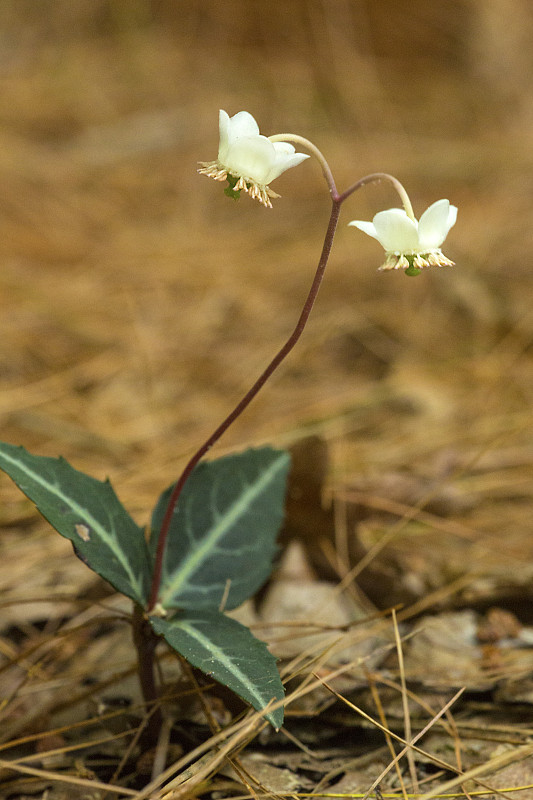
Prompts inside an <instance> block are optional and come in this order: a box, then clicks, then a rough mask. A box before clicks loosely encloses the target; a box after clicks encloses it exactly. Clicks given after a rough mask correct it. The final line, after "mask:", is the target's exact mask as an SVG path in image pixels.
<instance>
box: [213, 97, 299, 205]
mask: <svg viewBox="0 0 533 800" xmlns="http://www.w3.org/2000/svg"><path fill="white" fill-rule="evenodd" d="M219 128H220V142H219V146H218V159H217V160H216V161H201V162H200V163H201V164H202V168H201V169H199V170H198V172H199V173H200V174H202V175H207V176H208V177H209V178H214V179H215V180H216V181H225V180H227V181H228V182H229V184H230V185H229V187H228V188H229V189H230V192H239V191H240V190H241V189H242V190H244V191H245V192H247V193H248V194H249V195H250V197H253V198H256V199H257V200H259V202H260V203H262V204H263V205H264V206H266V207H267V208H272V203H271V202H270V198H271V197H279V194H276V192H273V191H272V189H271V188H270V186H269V185H268V184H269V183H271V182H272V181H273V180H274V179H275V178H277V177H279V175H281V173H282V172H285V170H286V169H290V167H296V166H297V165H298V164H301V162H302V161H304V160H305V159H306V158H309V156H308V155H305V154H304V153H296V152H295V149H294V147H293V146H292V144H289V143H288V142H271V141H270V139H267V137H266V136H261V134H260V133H259V126H258V124H257V122H256V121H255V119H254V118H253V117H252V115H251V114H249V113H248V112H247V111H239V113H238V114H235V115H234V116H233V117H230V116H228V114H226V112H225V111H222V110H221V111H220V116H219ZM234 196H235V195H234ZM237 196H238V195H237Z"/></svg>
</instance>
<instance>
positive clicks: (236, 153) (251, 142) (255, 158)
mask: <svg viewBox="0 0 533 800" xmlns="http://www.w3.org/2000/svg"><path fill="white" fill-rule="evenodd" d="M274 160H275V151H274V148H273V146H272V142H270V141H269V140H268V139H267V138H266V136H243V137H242V138H239V139H238V140H237V141H235V142H233V144H232V145H230V147H229V149H228V152H227V154H226V158H225V160H224V162H223V163H224V166H225V167H227V168H228V169H229V170H230V172H233V173H234V174H235V175H239V176H241V177H243V178H245V179H247V180H249V181H252V182H253V183H257V184H259V186H266V184H267V183H268V179H269V176H270V174H271V172H272V166H273V162H274ZM281 171H283V170H281Z"/></svg>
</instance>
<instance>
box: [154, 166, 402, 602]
mask: <svg viewBox="0 0 533 800" xmlns="http://www.w3.org/2000/svg"><path fill="white" fill-rule="evenodd" d="M330 177H331V176H330ZM383 179H389V180H390V179H391V176H389V175H386V174H384V173H381V172H377V173H374V174H372V175H367V176H366V177H364V178H361V180H360V181H357V183H355V184H353V186H350V187H349V189H347V190H346V191H345V192H343V193H342V194H339V193H338V192H337V188H336V186H335V183H334V181H333V178H332V177H331V180H328V185H329V189H330V195H331V200H332V204H331V215H330V218H329V223H328V228H327V231H326V236H325V238H324V244H323V246H322V253H321V255H320V260H319V262H318V267H317V269H316V272H315V277H314V279H313V283H312V285H311V288H310V290H309V293H308V295H307V298H306V300H305V303H304V306H303V309H302V312H301V314H300V317H299V319H298V322H297V323H296V327H295V328H294V330H293V332H292V333H291V335H290V336H289V338H288V339H287V341H286V342H285V344H284V345H283V347H282V348H281V349H280V350H279V351H278V352H277V353H276V355H275V356H274V358H273V359H272V361H271V362H270V364H269V365H268V366H267V367H266V369H265V370H264V371H263V372H262V374H261V375H260V376H259V378H258V379H257V380H256V382H255V383H254V384H253V386H252V387H251V388H250V389H249V390H248V391H247V392H246V394H245V395H244V397H243V398H242V400H241V401H240V403H238V404H237V405H236V406H235V408H234V409H233V411H232V412H231V413H230V414H228V416H227V417H226V419H225V420H224V421H223V422H221V424H220V425H219V426H218V428H217V429H216V430H215V431H213V433H212V434H211V436H210V437H209V439H207V440H206V441H205V442H204V444H203V445H202V446H201V447H200V449H199V450H197V451H196V453H195V454H194V455H193V457H192V458H191V459H190V461H189V462H188V464H187V465H186V467H185V469H184V470H183V472H182V474H181V476H180V478H179V479H178V481H177V482H176V484H175V485H174V488H173V489H172V492H171V495H170V498H169V501H168V505H167V509H166V512H165V516H164V517H163V522H162V523H161V530H160V532H159V539H158V542H157V551H156V556H155V562H154V573H153V578H152V586H151V590H150V600H149V603H148V611H152V610H153V609H154V607H155V606H156V604H157V601H158V596H159V587H160V585H161V574H162V569H163V556H164V553H165V547H166V543H167V538H168V532H169V529H170V523H171V520H172V515H173V513H174V509H175V508H176V504H177V502H178V499H179V497H180V495H181V492H182V491H183V487H184V486H185V483H186V482H187V480H188V478H189V476H190V474H191V472H192V471H193V470H194V468H195V467H196V465H197V464H198V462H199V461H200V460H201V459H202V458H203V457H204V456H205V454H206V453H207V452H208V451H209V450H210V449H211V447H213V445H214V444H215V442H217V441H218V440H219V439H220V437H221V436H222V435H223V434H224V433H225V432H226V431H227V429H228V428H229V427H230V425H231V424H232V423H233V422H234V421H235V420H236V419H237V417H239V416H240V414H242V412H243V411H244V409H245V408H247V406H248V405H249V404H250V403H251V402H252V400H253V399H254V397H255V396H256V394H257V393H258V392H259V390H260V389H261V388H262V387H263V385H264V384H265V383H266V381H267V380H268V379H269V378H270V376H271V375H272V373H273V372H274V371H275V370H276V369H277V368H278V367H279V365H280V364H281V362H282V361H283V360H284V359H285V358H286V356H287V355H288V354H289V353H290V351H291V350H292V348H293V347H294V345H295V344H296V342H297V341H298V339H299V338H300V336H301V335H302V333H303V330H304V328H305V326H306V324H307V320H308V319H309V315H310V313H311V310H312V308H313V305H314V303H315V300H316V297H317V295H318V290H319V288H320V284H321V283H322V278H323V277H324V272H325V269H326V266H327V263H328V259H329V255H330V253H331V247H332V245H333V238H334V236H335V230H336V228H337V223H338V221H339V214H340V209H341V205H342V203H343V202H344V201H345V200H346V199H347V198H348V197H349V196H350V195H351V194H353V192H355V191H357V189H360V188H361V187H362V186H365V185H366V184H368V183H374V182H376V181H380V180H383ZM392 180H393V181H394V180H395V179H392Z"/></svg>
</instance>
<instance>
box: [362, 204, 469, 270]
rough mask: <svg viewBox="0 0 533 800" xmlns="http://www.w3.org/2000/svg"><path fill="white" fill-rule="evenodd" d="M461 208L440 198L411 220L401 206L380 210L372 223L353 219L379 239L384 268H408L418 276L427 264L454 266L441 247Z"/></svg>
mask: <svg viewBox="0 0 533 800" xmlns="http://www.w3.org/2000/svg"><path fill="white" fill-rule="evenodd" d="M456 219H457V208H456V207H455V206H451V205H450V203H449V201H448V200H437V202H436V203H433V205H431V206H430V207H429V208H428V209H427V210H426V211H424V213H423V214H422V216H421V217H420V220H419V221H418V222H417V221H416V220H413V219H411V218H410V217H409V216H408V215H407V214H406V212H405V211H404V210H403V209H401V208H389V209H388V210H387V211H380V212H379V213H378V214H376V216H375V217H374V219H373V220H372V222H361V221H360V220H353V222H349V223H348V225H354V226H355V227H356V228H359V230H361V231H363V232H364V233H367V234H368V235H369V236H372V237H373V238H374V239H377V240H378V242H379V243H380V244H381V245H382V246H383V248H384V249H385V252H386V256H387V257H386V259H385V263H384V264H383V265H382V266H381V267H380V269H382V270H383V269H405V270H407V271H408V274H410V275H417V274H418V271H419V270H421V269H424V268H425V267H444V266H453V261H450V259H449V258H446V256H445V255H443V253H442V251H441V249H440V247H441V245H442V243H443V242H444V240H445V239H446V237H447V235H448V231H449V230H450V228H451V227H452V226H453V225H455V220H456Z"/></svg>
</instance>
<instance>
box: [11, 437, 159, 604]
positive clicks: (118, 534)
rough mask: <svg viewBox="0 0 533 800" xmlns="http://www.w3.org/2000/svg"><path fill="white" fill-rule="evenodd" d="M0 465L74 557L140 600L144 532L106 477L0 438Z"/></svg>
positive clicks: (146, 568) (146, 578) (144, 588)
mask: <svg viewBox="0 0 533 800" xmlns="http://www.w3.org/2000/svg"><path fill="white" fill-rule="evenodd" d="M0 468H1V469H3V470H4V472H7V474H8V475H9V476H10V477H11V478H12V479H13V480H14V481H15V483H16V484H17V486H18V487H19V489H20V490H21V491H22V492H24V494H25V495H26V496H27V497H29V498H30V500H32V501H33V502H34V503H35V505H36V506H37V508H38V509H39V511H40V512H41V514H42V515H43V517H45V518H46V519H47V520H48V522H49V523H50V524H51V525H52V526H53V527H54V528H55V529H56V531H57V532H58V533H60V534H61V535H62V536H65V537H66V538H67V539H70V540H71V542H72V544H73V545H74V550H75V552H76V555H78V557H79V558H81V559H82V561H84V562H85V563H86V564H87V565H88V566H89V567H91V569H93V570H94V571H95V572H97V573H98V574H99V575H101V576H102V578H105V579H106V580H107V581H109V583H111V584H112V585H113V586H114V587H115V589H117V590H118V591H119V592H122V593H123V594H125V595H127V596H128V597H131V598H132V600H135V601H137V602H138V603H141V604H144V603H145V602H146V599H147V594H148V588H149V585H150V558H149V553H148V547H147V544H146V541H145V538H144V533H143V531H142V529H141V528H139V527H138V525H136V524H135V522H134V521H133V520H132V518H131V517H130V515H129V514H128V512H127V511H126V510H125V508H124V506H123V505H122V504H121V502H120V500H119V499H118V497H117V496H116V494H115V492H114V491H113V488H112V486H111V484H110V483H109V481H104V482H102V481H98V480H96V479H95V478H91V477H90V476H89V475H85V474H84V473H83V472H78V470H76V469H74V468H73V467H71V466H70V464H68V463H67V462H66V461H65V459H63V458H47V457H44V456H33V455H31V453H28V452H27V450H25V449H24V448H23V447H16V446H14V445H11V444H5V443H3V442H0Z"/></svg>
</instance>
